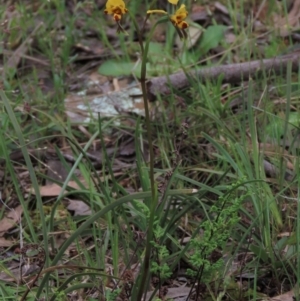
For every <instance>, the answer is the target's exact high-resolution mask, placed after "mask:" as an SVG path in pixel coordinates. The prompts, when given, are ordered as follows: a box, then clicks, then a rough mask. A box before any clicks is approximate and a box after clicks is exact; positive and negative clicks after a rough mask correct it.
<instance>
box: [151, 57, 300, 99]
mask: <svg viewBox="0 0 300 301" xmlns="http://www.w3.org/2000/svg"><path fill="white" fill-rule="evenodd" d="M299 61H300V52H294V53H291V54H287V55H283V56H276V57H274V58H271V59H265V60H257V61H252V62H245V63H238V64H229V65H221V66H214V67H204V68H203V69H200V70H197V71H192V72H190V73H188V74H186V73H185V72H183V71H182V72H178V73H175V74H171V75H169V76H159V77H155V78H152V79H151V80H149V81H148V82H147V91H148V99H149V100H150V101H154V100H155V99H156V95H157V94H161V95H167V94H170V93H171V91H172V87H174V88H176V89H183V88H186V87H188V86H189V85H190V83H189V77H195V78H197V80H200V81H202V82H205V81H207V80H217V79H218V77H219V76H222V77H223V82H224V83H232V84H236V83H240V82H242V81H247V80H248V79H249V78H255V77H258V76H260V75H261V74H262V73H263V72H270V73H273V74H283V73H284V72H285V71H286V69H287V65H288V64H289V63H291V64H292V70H293V71H297V70H298V69H299Z"/></svg>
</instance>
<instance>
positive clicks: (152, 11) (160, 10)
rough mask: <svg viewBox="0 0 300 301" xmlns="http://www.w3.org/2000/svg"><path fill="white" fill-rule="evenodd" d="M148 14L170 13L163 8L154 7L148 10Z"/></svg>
mask: <svg viewBox="0 0 300 301" xmlns="http://www.w3.org/2000/svg"><path fill="white" fill-rule="evenodd" d="M147 14H164V15H167V14H168V13H167V12H166V11H165V10H163V9H152V10H147Z"/></svg>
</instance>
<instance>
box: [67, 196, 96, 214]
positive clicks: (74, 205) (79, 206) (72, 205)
mask: <svg viewBox="0 0 300 301" xmlns="http://www.w3.org/2000/svg"><path fill="white" fill-rule="evenodd" d="M67 209H68V210H70V211H74V215H75V216H76V215H79V216H81V215H91V214H92V210H91V208H90V206H88V205H87V204H86V203H85V202H83V201H79V200H69V205H68V207H67Z"/></svg>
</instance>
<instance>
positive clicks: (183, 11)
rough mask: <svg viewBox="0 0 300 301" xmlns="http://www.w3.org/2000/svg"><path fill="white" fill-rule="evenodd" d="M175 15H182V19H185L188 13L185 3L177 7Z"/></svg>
mask: <svg viewBox="0 0 300 301" xmlns="http://www.w3.org/2000/svg"><path fill="white" fill-rule="evenodd" d="M175 15H178V16H181V18H182V19H185V18H186V17H187V15H188V11H187V10H186V8H185V5H184V4H181V6H180V8H179V9H177V11H176V12H175Z"/></svg>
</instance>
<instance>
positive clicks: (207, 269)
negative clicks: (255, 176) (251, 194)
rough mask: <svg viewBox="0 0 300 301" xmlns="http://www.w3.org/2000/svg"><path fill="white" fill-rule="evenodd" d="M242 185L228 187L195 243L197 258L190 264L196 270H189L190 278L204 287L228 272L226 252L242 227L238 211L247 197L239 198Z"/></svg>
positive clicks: (192, 258)
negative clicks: (228, 244)
mask: <svg viewBox="0 0 300 301" xmlns="http://www.w3.org/2000/svg"><path fill="white" fill-rule="evenodd" d="M242 183H243V182H242V181H238V182H236V183H234V184H232V185H230V186H228V187H227V192H226V193H225V194H224V195H223V196H220V197H219V198H218V200H217V202H216V204H215V205H213V206H211V207H210V209H209V211H208V213H207V219H206V220H205V221H204V222H203V223H201V225H200V227H199V232H200V233H201V234H200V235H197V236H196V237H194V238H192V239H191V242H190V249H191V250H192V252H193V254H192V255H191V256H190V257H189V261H190V263H191V265H192V266H194V267H195V269H187V274H188V275H189V276H191V277H195V278H196V279H197V281H198V282H199V283H200V282H201V283H204V284H208V283H209V282H211V281H212V280H215V279H216V277H217V276H218V272H220V271H222V270H223V268H224V260H223V258H222V251H223V249H224V247H225V244H226V243H227V241H228V239H229V238H230V234H231V230H232V228H233V227H234V226H235V225H237V224H238V222H239V220H240V219H239V216H238V211H239V209H240V207H241V204H242V202H243V200H244V199H245V198H246V196H247V194H245V193H243V194H242V195H240V196H235V195H234V194H235V193H236V191H237V189H238V187H239V186H240V185H242Z"/></svg>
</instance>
